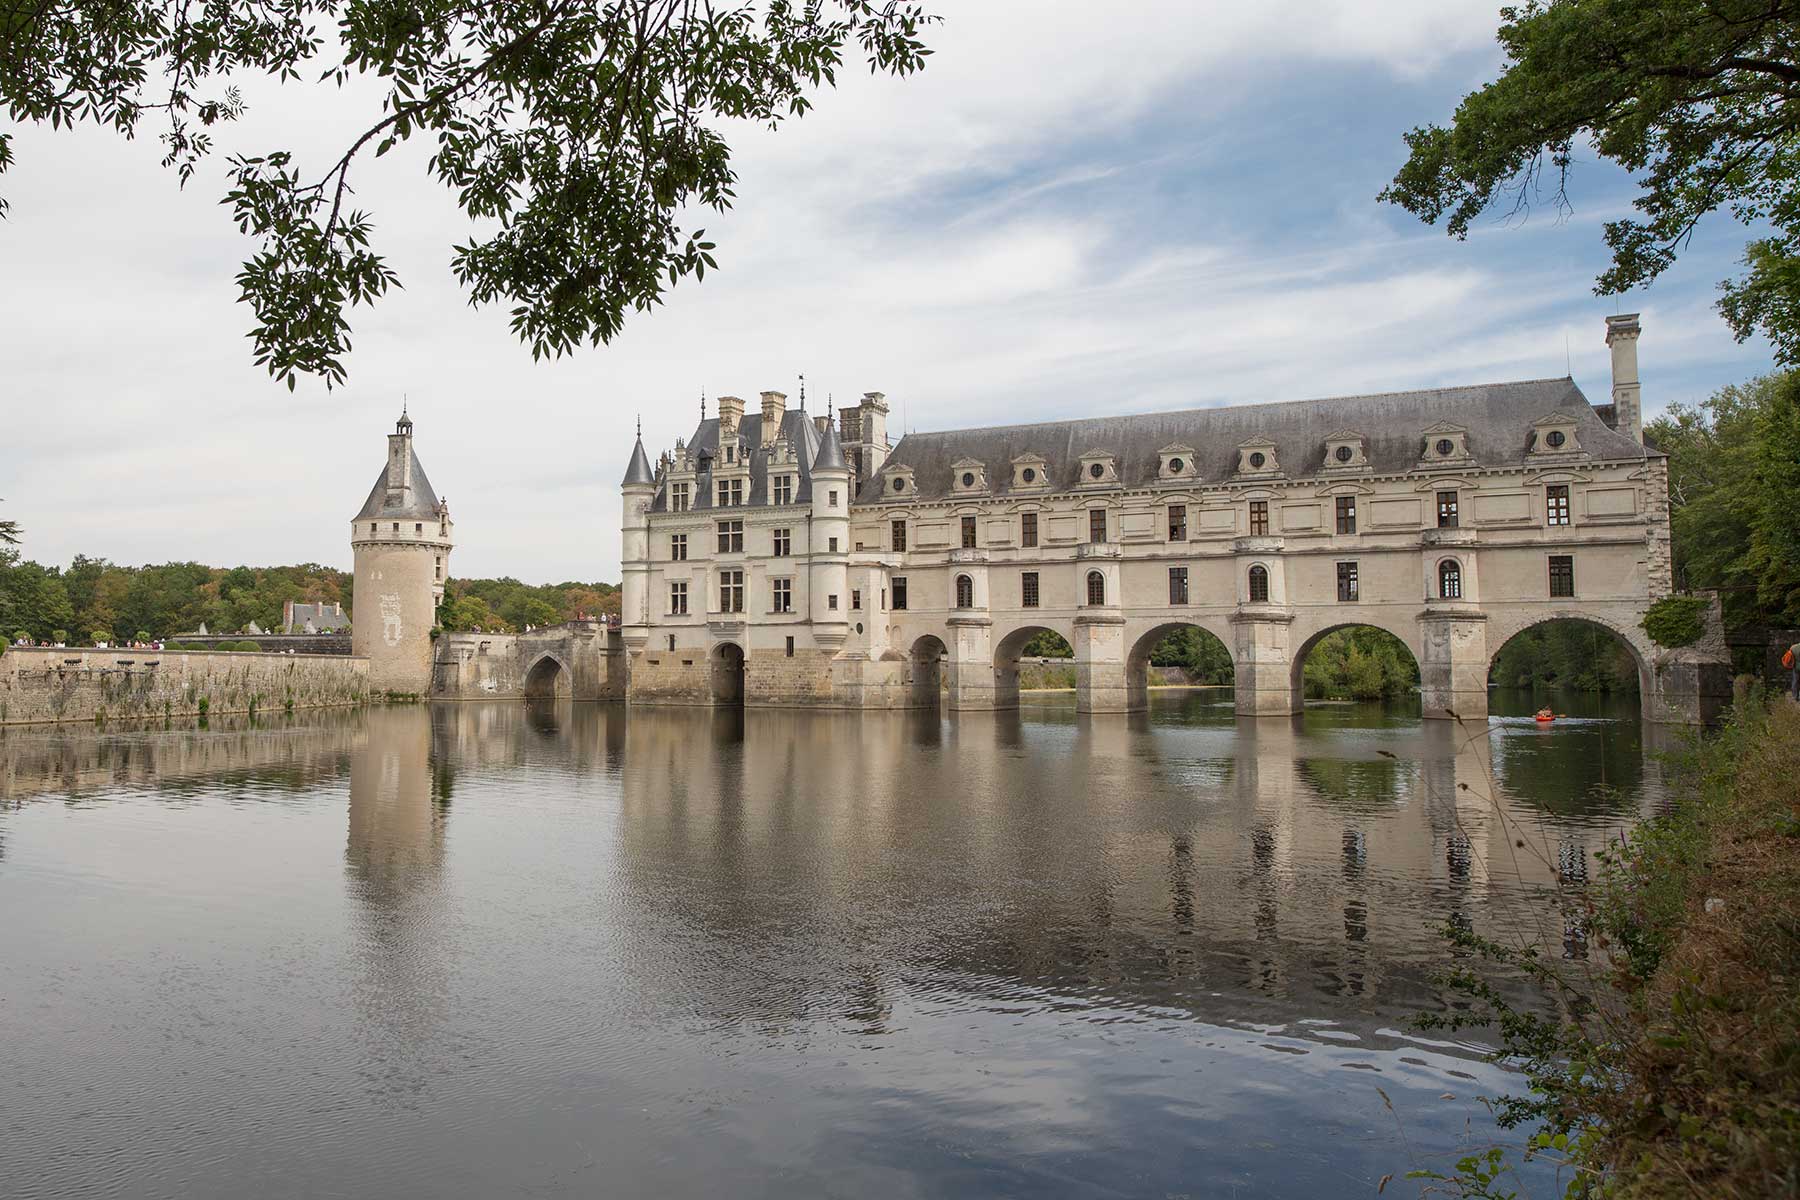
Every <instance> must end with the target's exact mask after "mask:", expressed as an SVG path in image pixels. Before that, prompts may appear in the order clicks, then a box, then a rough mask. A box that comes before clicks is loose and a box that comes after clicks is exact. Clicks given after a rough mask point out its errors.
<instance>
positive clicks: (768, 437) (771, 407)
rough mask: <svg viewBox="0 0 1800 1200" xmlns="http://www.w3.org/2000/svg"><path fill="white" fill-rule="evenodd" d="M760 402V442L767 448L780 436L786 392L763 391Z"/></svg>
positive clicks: (785, 404) (785, 409)
mask: <svg viewBox="0 0 1800 1200" xmlns="http://www.w3.org/2000/svg"><path fill="white" fill-rule="evenodd" d="M762 404H763V407H762V444H763V449H765V450H767V449H768V448H769V447H770V446H773V445H774V444H775V439H776V438H778V437H780V436H781V415H782V414H783V413H785V412H786V411H787V393H786V392H764V393H763V394H762Z"/></svg>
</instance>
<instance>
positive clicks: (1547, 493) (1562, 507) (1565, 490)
mask: <svg viewBox="0 0 1800 1200" xmlns="http://www.w3.org/2000/svg"><path fill="white" fill-rule="evenodd" d="M1568 523H1569V485H1568V484H1566V483H1553V484H1551V485H1550V486H1549V487H1547V488H1545V489H1544V524H1546V525H1567V524H1568Z"/></svg>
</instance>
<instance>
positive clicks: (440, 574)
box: [432, 558, 444, 579]
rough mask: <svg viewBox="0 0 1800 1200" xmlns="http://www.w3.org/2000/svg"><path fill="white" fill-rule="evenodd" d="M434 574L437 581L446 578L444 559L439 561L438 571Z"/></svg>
mask: <svg viewBox="0 0 1800 1200" xmlns="http://www.w3.org/2000/svg"><path fill="white" fill-rule="evenodd" d="M432 574H433V576H434V578H437V579H442V578H443V577H444V560H443V559H442V558H439V559H438V560H437V569H436V570H435V571H434V572H433V573H432Z"/></svg>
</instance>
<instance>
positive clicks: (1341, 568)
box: [1337, 562, 1362, 600]
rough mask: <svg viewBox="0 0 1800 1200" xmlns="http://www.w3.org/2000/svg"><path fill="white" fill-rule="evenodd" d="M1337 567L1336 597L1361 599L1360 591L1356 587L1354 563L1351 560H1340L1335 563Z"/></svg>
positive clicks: (1340, 598)
mask: <svg viewBox="0 0 1800 1200" xmlns="http://www.w3.org/2000/svg"><path fill="white" fill-rule="evenodd" d="M1337 569H1338V570H1337V576H1338V599H1339V600H1358V599H1361V598H1362V591H1361V589H1360V588H1358V587H1357V583H1356V564H1355V563H1353V562H1341V563H1339V564H1338V565H1337Z"/></svg>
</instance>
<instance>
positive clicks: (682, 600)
mask: <svg viewBox="0 0 1800 1200" xmlns="http://www.w3.org/2000/svg"><path fill="white" fill-rule="evenodd" d="M687 610H688V607H687V581H686V580H676V581H675V582H672V583H670V584H669V615H670V616H671V617H685V616H687Z"/></svg>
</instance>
